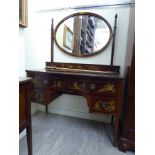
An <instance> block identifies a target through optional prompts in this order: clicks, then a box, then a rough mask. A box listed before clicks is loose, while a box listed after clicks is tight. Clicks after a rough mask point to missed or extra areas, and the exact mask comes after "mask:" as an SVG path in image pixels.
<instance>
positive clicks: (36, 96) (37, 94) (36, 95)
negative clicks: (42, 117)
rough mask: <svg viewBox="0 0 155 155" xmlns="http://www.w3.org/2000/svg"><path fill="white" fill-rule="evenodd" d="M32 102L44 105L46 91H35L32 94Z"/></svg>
mask: <svg viewBox="0 0 155 155" xmlns="http://www.w3.org/2000/svg"><path fill="white" fill-rule="evenodd" d="M31 100H32V102H35V103H41V104H43V103H44V91H43V90H42V89H34V90H33V91H32V93H31Z"/></svg>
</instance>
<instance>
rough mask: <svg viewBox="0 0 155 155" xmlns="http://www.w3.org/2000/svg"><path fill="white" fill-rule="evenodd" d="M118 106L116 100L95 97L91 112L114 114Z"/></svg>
mask: <svg viewBox="0 0 155 155" xmlns="http://www.w3.org/2000/svg"><path fill="white" fill-rule="evenodd" d="M116 106H117V104H116V100H115V98H102V97H94V98H93V99H92V106H91V111H92V112H99V113H107V114H108V113H109V114H112V113H115V112H116V108H117V107H116Z"/></svg>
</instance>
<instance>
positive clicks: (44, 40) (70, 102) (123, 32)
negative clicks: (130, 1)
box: [20, 1, 134, 121]
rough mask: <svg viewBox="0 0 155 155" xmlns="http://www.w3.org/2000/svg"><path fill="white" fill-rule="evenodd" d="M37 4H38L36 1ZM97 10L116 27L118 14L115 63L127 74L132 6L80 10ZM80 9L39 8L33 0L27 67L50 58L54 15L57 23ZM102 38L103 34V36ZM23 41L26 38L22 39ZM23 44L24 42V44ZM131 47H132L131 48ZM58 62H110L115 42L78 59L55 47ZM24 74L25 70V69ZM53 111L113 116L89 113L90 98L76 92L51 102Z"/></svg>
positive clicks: (90, 116)
mask: <svg viewBox="0 0 155 155" xmlns="http://www.w3.org/2000/svg"><path fill="white" fill-rule="evenodd" d="M35 4H36V3H35ZM78 11H88V12H94V13H96V14H99V15H101V16H103V17H104V18H105V19H107V20H108V22H109V23H110V24H111V26H112V27H113V25H114V16H115V14H116V13H117V14H118V22H117V34H116V46H115V56H114V65H119V66H121V74H122V75H123V74H124V69H125V68H124V66H125V61H126V55H127V51H128V50H129V48H131V47H130V46H128V45H130V43H129V42H128V38H132V36H131V33H129V32H132V31H134V30H133V29H134V28H133V27H130V25H129V21H130V20H132V19H131V18H130V17H131V16H130V14H131V11H132V8H131V7H118V8H104V9H91V10H78ZM74 12H77V11H75V10H65V11H55V12H53V11H38V10H37V8H36V5H34V1H32V3H31V4H30V3H29V15H28V17H29V21H28V22H29V23H28V28H26V30H25V34H24V39H25V40H24V41H25V45H23V48H24V49H25V53H24V54H25V67H24V70H25V69H40V68H44V67H45V62H47V61H50V45H51V43H50V41H51V38H50V37H51V30H50V29H51V19H52V18H54V26H56V24H57V23H58V22H59V21H60V20H61V19H62V18H64V17H65V16H67V15H69V14H71V13H74ZM101 37H102V36H101ZM20 41H21V43H22V39H21V40H20ZM21 45H22V44H21ZM127 48H128V49H127ZM54 51H55V52H54V61H55V62H73V63H87V64H110V56H111V44H110V46H109V47H108V48H107V49H106V50H105V51H104V52H102V53H101V54H99V55H97V56H94V57H89V58H76V57H72V56H69V55H66V54H65V53H63V52H61V51H60V50H59V49H58V48H57V47H56V46H54ZM22 74H23V71H22ZM35 108H38V109H39V110H42V111H44V107H43V106H40V105H37V106H35ZM49 111H50V112H53V113H58V114H64V115H69V116H75V117H82V118H87V119H95V120H100V121H110V118H109V117H104V116H99V115H91V114H89V113H88V107H87V105H86V99H85V98H83V97H79V96H73V95H66V94H64V95H62V96H61V97H59V98H57V99H56V100H55V101H54V102H52V103H51V104H50V105H49Z"/></svg>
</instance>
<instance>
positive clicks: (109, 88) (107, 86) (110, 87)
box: [98, 84, 116, 93]
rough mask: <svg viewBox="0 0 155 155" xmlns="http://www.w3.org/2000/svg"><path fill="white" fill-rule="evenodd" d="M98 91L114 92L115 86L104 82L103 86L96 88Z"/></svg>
mask: <svg viewBox="0 0 155 155" xmlns="http://www.w3.org/2000/svg"><path fill="white" fill-rule="evenodd" d="M98 92H99V93H105V92H112V93H115V92H116V89H115V86H114V84H105V85H104V86H103V88H100V89H99V90H98Z"/></svg>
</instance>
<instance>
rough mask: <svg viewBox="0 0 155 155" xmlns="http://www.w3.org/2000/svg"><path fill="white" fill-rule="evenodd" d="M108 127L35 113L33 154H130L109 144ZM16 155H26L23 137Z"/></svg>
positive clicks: (110, 141)
mask: <svg viewBox="0 0 155 155" xmlns="http://www.w3.org/2000/svg"><path fill="white" fill-rule="evenodd" d="M110 129H111V128H110V125H109V124H104V123H101V122H96V121H90V120H84V119H78V118H72V117H67V116H62V115H56V114H46V113H44V112H37V113H36V114H34V115H33V117H32V143H33V155H134V154H135V153H134V152H126V153H123V152H121V151H119V150H118V148H117V147H114V146H113V144H112V136H111V130H110ZM19 155H27V141H26V136H25V137H23V138H22V139H21V140H20V142H19Z"/></svg>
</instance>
